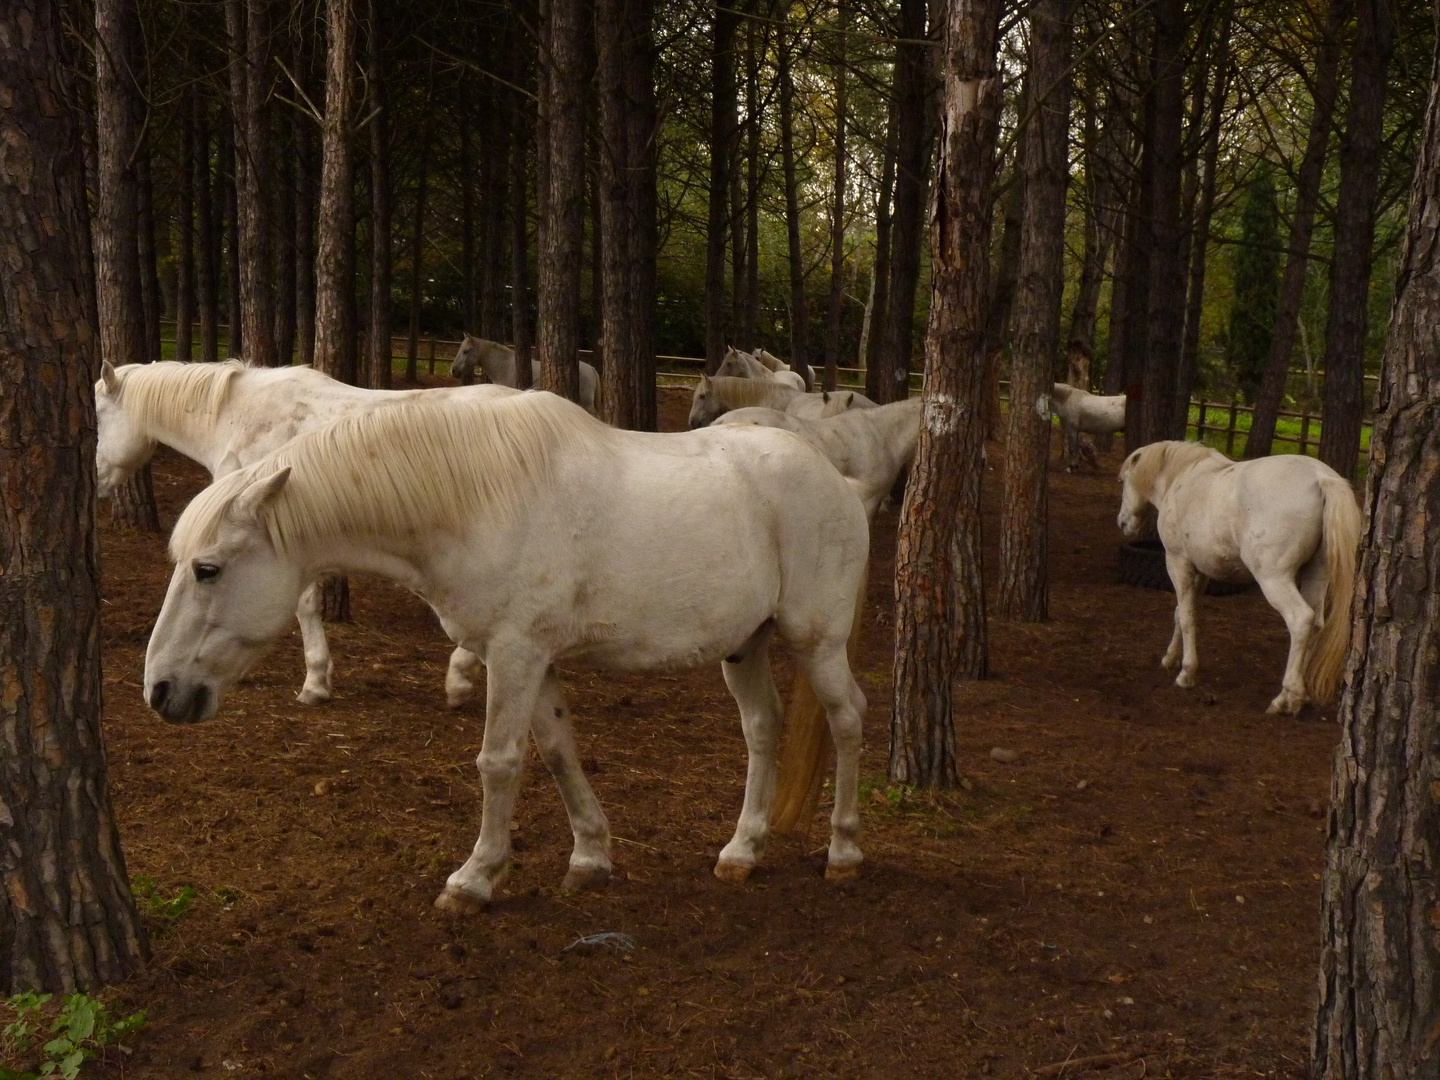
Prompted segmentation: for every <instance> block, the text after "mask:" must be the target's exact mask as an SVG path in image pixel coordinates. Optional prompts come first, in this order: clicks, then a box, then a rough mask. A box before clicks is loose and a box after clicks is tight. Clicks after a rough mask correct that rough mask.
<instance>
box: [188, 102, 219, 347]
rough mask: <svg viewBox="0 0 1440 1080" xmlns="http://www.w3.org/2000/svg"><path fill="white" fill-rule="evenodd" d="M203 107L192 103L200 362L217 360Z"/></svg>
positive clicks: (215, 259)
mask: <svg viewBox="0 0 1440 1080" xmlns="http://www.w3.org/2000/svg"><path fill="white" fill-rule="evenodd" d="M210 146H211V142H210V125H209V122H208V118H207V115H206V105H205V102H204V100H203V99H202V98H200V97H199V95H198V94H197V95H196V102H195V159H194V166H193V168H194V176H195V229H196V232H197V233H198V234H199V235H198V236H197V238H196V243H197V250H196V254H195V307H196V308H197V309H198V311H199V314H200V359H201V360H203V361H205V362H206V363H214V362H215V361H217V360H219V359H220V240H221V237H220V215H219V214H217V213H216V212H215V200H214V196H213V192H214V186H213V183H212V178H211V171H210Z"/></svg>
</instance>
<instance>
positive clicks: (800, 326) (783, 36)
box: [779, 8, 813, 389]
mask: <svg viewBox="0 0 1440 1080" xmlns="http://www.w3.org/2000/svg"><path fill="white" fill-rule="evenodd" d="M787 10H789V9H788V8H787ZM779 36H780V42H779V69H780V70H779V79H780V166H781V170H782V171H783V172H784V174H785V238H786V240H785V243H786V251H787V253H788V262H789V267H790V363H791V365H792V366H794V367H797V368H799V369H800V370H801V371H802V372H803V371H805V370H807V365H808V364H809V363H810V304H809V303H808V301H807V300H806V298H805V252H804V250H803V249H802V248H801V246H800V186H799V180H798V179H797V176H796V170H795V78H794V72H793V71H792V70H791V61H792V59H793V50H794V39H793V37H792V35H791V32H790V29H789V28H788V27H785V26H782V27H780V30H779ZM806 386H807V388H811V387H809V380H808V379H807V380H806ZM811 389H813V388H811Z"/></svg>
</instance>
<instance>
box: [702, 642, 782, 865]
mask: <svg viewBox="0 0 1440 1080" xmlns="http://www.w3.org/2000/svg"><path fill="white" fill-rule="evenodd" d="M770 634H771V631H770V630H769V629H768V628H767V629H764V630H761V631H759V632H757V633H756V634H755V635H754V636H752V637H751V639H750V640H749V641H747V642H746V643H745V645H744V647H743V648H742V649H741V653H740V655H739V656H738V657H732V658H731V659H727V660H726V661H725V663H724V664H722V665H721V670H722V671H723V672H724V674H725V685H726V686H727V687H729V688H730V694H731V696H732V697H734V699H735V703H736V704H737V705H739V706H740V727H741V730H742V731H744V733H745V749H746V751H747V754H748V762H747V765H746V769H745V801H744V803H743V805H742V806H741V808H740V820H739V821H738V822H736V823H735V835H734V836H732V837H731V838H730V842H729V843H728V844H726V845H725V846H724V847H723V848H722V849H721V851H720V858H719V861H718V862H716V864H715V876H716V877H718V878H720V879H722V880H724V881H735V882H743V881H745V880H746V879H747V878H748V877H749V876H750V871H751V870H753V869H754V868H755V864H756V863H757V862H758V861H759V859H760V853H761V852H762V851H763V850H764V848H765V841H766V839H767V838H768V837H769V835H770V806H771V803H773V802H774V801H775V766H776V763H777V762H776V751H777V749H778V748H779V745H780V725H781V716H782V710H783V706H782V704H781V702H780V692H779V691H778V690H776V689H775V678H774V675H773V674H772V673H771V671H770Z"/></svg>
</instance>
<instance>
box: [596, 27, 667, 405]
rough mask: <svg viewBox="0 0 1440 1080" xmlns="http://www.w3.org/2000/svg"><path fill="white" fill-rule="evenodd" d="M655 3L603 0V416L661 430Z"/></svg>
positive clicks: (600, 44) (600, 49)
mask: <svg viewBox="0 0 1440 1080" xmlns="http://www.w3.org/2000/svg"><path fill="white" fill-rule="evenodd" d="M653 20H654V7H653V0H597V2H596V8H595V26H596V31H597V39H598V41H597V44H598V69H599V70H598V75H599V83H600V126H601V141H602V144H603V145H602V148H601V153H600V212H601V217H602V228H601V239H602V242H603V245H604V250H603V253H602V265H601V312H602V314H601V320H600V327H601V329H600V342H601V344H600V351H601V352H602V353H603V354H604V357H605V364H604V366H603V367H602V368H601V371H600V388H601V389H600V399H601V415H602V416H603V417H604V418H605V420H606V421H607V422H608V423H610V424H613V425H614V426H616V427H622V428H631V429H634V430H639V431H654V430H655V428H656V402H655V288H656V286H655V277H656V270H655V258H656V248H657V243H658V238H657V226H656V155H655V132H656V128H657V125H658V118H657V113H656V103H655V82H654V74H653V72H654V64H655V48H654V43H653V35H654V32H653V29H652V26H653Z"/></svg>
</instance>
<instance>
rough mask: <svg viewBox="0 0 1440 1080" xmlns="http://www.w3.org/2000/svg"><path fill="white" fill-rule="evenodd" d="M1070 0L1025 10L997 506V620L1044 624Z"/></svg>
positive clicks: (1061, 285) (1065, 183)
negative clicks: (1021, 144)
mask: <svg viewBox="0 0 1440 1080" xmlns="http://www.w3.org/2000/svg"><path fill="white" fill-rule="evenodd" d="M1072 3H1073V0H1036V2H1035V3H1034V4H1033V5H1032V6H1031V8H1030V77H1029V79H1028V85H1029V88H1030V94H1029V95H1028V96H1027V98H1026V103H1025V115H1026V127H1025V133H1024V135H1023V136H1022V137H1023V138H1024V139H1025V217H1024V222H1025V223H1024V225H1023V226H1021V232H1020V272H1019V275H1018V280H1017V282H1016V305H1015V352H1014V355H1013V359H1012V361H1011V364H1010V412H1009V414H1008V415H1007V421H1008V422H1007V425H1006V438H1005V482H1004V495H1003V497H1002V498H1001V500H1000V583H999V590H998V592H997V595H996V613H997V614H998V615H1000V616H1001V617H1002V618H1006V619H1019V620H1022V621H1024V622H1043V621H1045V620H1046V619H1048V618H1049V617H1050V604H1049V579H1048V562H1049V545H1048V533H1049V503H1048V498H1047V495H1048V485H1047V479H1046V467H1047V464H1048V459H1049V456H1050V409H1049V408H1048V406H1040V405H1037V403H1038V402H1041V401H1048V400H1049V397H1048V395H1049V393H1050V386H1051V384H1052V383H1053V382H1054V381H1055V363H1056V361H1057V359H1058V358H1059V355H1060V305H1061V303H1062V301H1063V299H1064V293H1065V200H1066V195H1067V193H1068V191H1067V189H1068V188H1069V181H1070V158H1069V154H1070V140H1069V134H1070V79H1069V67H1070V38H1071V23H1070V19H1071V11H1072Z"/></svg>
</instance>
